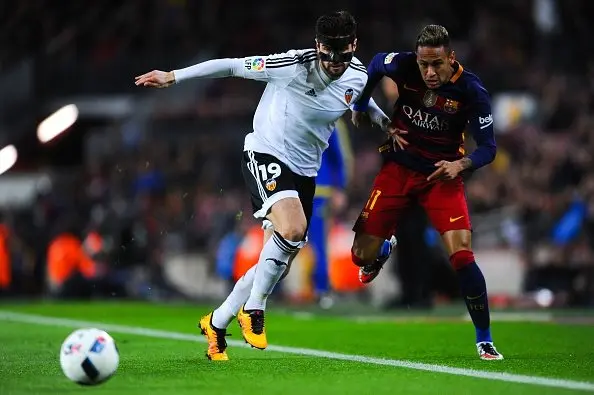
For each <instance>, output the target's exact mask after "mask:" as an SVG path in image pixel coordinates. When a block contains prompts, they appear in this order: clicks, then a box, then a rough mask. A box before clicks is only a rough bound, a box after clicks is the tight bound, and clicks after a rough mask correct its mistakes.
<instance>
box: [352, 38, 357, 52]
mask: <svg viewBox="0 0 594 395" xmlns="http://www.w3.org/2000/svg"><path fill="white" fill-rule="evenodd" d="M356 50H357V39H356V38H355V40H354V41H353V52H355V51H356Z"/></svg>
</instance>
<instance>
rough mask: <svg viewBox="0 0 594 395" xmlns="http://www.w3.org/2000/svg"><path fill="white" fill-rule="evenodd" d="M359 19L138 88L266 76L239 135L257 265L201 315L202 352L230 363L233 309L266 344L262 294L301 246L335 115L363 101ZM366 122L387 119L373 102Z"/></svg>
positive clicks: (330, 23) (246, 332) (337, 17)
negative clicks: (307, 40)
mask: <svg viewBox="0 0 594 395" xmlns="http://www.w3.org/2000/svg"><path fill="white" fill-rule="evenodd" d="M356 27H357V24H356V22H355V19H354V18H353V17H352V16H351V15H350V14H349V13H348V12H346V11H339V12H334V13H331V14H328V15H324V16H321V17H320V18H319V19H318V20H317V22H316V39H315V48H312V49H302V50H289V51H287V52H284V53H280V54H274V55H259V56H249V57H245V58H231V59H215V60H209V61H206V62H203V63H199V64H197V65H194V66H190V67H188V68H185V69H181V70H173V71H169V72H164V71H159V70H154V71H151V72H149V73H146V74H144V75H141V76H138V77H136V85H139V86H147V87H157V88H163V87H168V86H171V85H173V84H175V83H179V82H182V81H184V80H187V79H189V78H221V77H239V78H246V79H252V80H257V81H262V82H266V83H267V84H266V88H265V89H264V93H263V94H262V98H261V99H260V103H259V104H258V107H257V109H256V112H255V115H254V120H253V131H252V132H251V133H248V134H247V136H246V138H245V143H244V151H243V161H242V173H243V177H244V181H245V183H246V186H247V188H248V189H249V191H250V194H251V201H252V207H253V211H254V216H255V217H256V218H261V219H262V220H263V227H264V229H265V230H266V232H265V242H264V247H263V249H262V252H261V255H260V259H259V261H258V263H257V264H256V265H255V266H254V267H253V268H251V269H250V270H249V271H248V272H247V273H246V274H245V275H244V276H243V277H242V278H241V279H239V281H238V282H237V283H236V285H235V287H234V288H233V290H232V292H231V294H230V295H229V296H228V297H227V299H226V300H225V301H224V302H223V304H222V305H221V306H219V308H217V309H216V310H214V311H213V312H212V313H210V314H208V315H206V316H204V317H202V319H201V320H200V323H199V326H200V328H201V330H202V332H203V333H204V334H205V336H206V338H207V340H208V344H209V347H208V351H207V356H208V358H209V359H211V360H227V359H228V355H227V352H226V348H227V343H226V342H225V335H226V328H227V326H228V325H229V323H230V322H231V321H232V320H233V318H234V317H235V316H237V320H238V322H239V324H240V326H241V330H242V335H243V337H244V339H245V341H246V342H247V343H249V344H250V345H252V346H253V347H255V348H259V349H264V348H266V346H267V344H268V341H267V338H266V331H265V328H264V311H265V309H266V300H267V297H268V295H269V294H270V293H271V292H272V290H273V289H274V286H275V285H276V283H277V282H278V281H279V280H280V279H281V278H282V277H283V275H284V274H286V273H287V270H288V268H289V265H290V261H291V259H292V258H293V257H294V256H295V255H296V253H297V252H298V250H299V249H300V248H301V247H302V246H303V245H304V242H305V240H306V234H307V229H308V226H309V222H310V218H311V215H312V206H313V200H314V193H315V190H316V184H315V177H316V175H317V172H318V169H319V168H320V162H321V159H322V152H323V151H324V150H325V149H326V148H327V147H328V139H329V138H330V135H331V133H332V131H333V130H334V125H335V122H336V121H337V120H338V119H339V118H340V117H341V116H342V115H343V114H344V113H345V112H346V111H348V110H349V109H350V108H351V106H352V104H353V103H354V102H355V101H356V100H357V99H358V98H359V96H360V95H361V93H362V91H363V88H364V86H365V84H366V82H367V71H366V69H365V67H364V66H363V64H362V63H361V62H360V61H359V60H358V59H357V58H356V57H355V56H354V53H355V50H356V49H357V37H356ZM369 113H370V119H371V120H372V122H374V123H375V124H377V125H380V126H381V127H382V129H383V130H388V129H387V128H388V127H389V118H388V117H387V116H386V115H385V114H384V113H383V112H382V111H381V110H380V109H379V108H378V107H377V105H375V104H374V103H373V102H372V101H371V102H370V107H369Z"/></svg>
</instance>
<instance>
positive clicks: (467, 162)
mask: <svg viewBox="0 0 594 395" xmlns="http://www.w3.org/2000/svg"><path fill="white" fill-rule="evenodd" d="M460 164H461V165H462V168H464V170H466V169H470V168H471V167H472V160H470V158H469V157H464V158H462V159H460Z"/></svg>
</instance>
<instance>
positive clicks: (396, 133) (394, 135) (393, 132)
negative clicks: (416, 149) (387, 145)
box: [386, 125, 408, 151]
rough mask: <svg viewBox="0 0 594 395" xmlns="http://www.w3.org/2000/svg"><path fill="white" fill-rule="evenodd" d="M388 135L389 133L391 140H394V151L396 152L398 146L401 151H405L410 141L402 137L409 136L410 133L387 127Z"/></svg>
mask: <svg viewBox="0 0 594 395" xmlns="http://www.w3.org/2000/svg"><path fill="white" fill-rule="evenodd" d="M386 133H388V136H390V138H391V139H392V143H393V144H394V150H395V151H396V150H397V149H398V148H396V147H397V146H398V147H399V148H400V149H401V150H404V148H405V147H406V146H407V145H408V141H406V140H405V139H404V138H403V137H402V135H404V134H407V133H408V131H407V130H404V129H398V128H396V127H394V126H391V125H389V126H387V127H386Z"/></svg>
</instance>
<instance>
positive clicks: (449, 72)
mask: <svg viewBox="0 0 594 395" xmlns="http://www.w3.org/2000/svg"><path fill="white" fill-rule="evenodd" d="M368 73H369V79H368V81H367V86H366V87H365V90H364V92H363V95H361V97H360V98H359V99H358V100H357V103H356V104H355V110H356V111H353V121H354V122H355V123H358V120H359V118H360V116H361V111H365V110H366V109H367V105H368V102H369V98H370V97H371V92H372V91H373V89H374V87H375V85H376V84H377V83H378V82H379V81H380V80H381V79H382V78H383V77H384V76H386V77H388V78H391V79H392V80H394V82H396V84H397V85H398V92H399V98H398V100H397V102H396V104H395V107H394V112H393V117H392V122H393V125H394V126H395V127H396V129H397V130H396V131H395V133H394V134H393V139H394V141H393V142H389V143H387V144H385V145H384V146H382V147H380V152H382V155H383V156H384V163H383V166H382V168H381V170H380V171H379V174H378V175H377V177H376V179H375V182H374V185H373V189H372V192H371V195H370V197H369V200H368V202H367V204H366V205H365V207H364V208H363V210H362V212H361V215H360V216H359V219H358V220H357V222H356V224H355V226H354V229H353V230H354V231H355V232H356V234H355V240H354V242H353V262H354V263H355V264H356V265H358V266H359V267H360V271H359V273H360V278H361V281H362V282H364V283H368V282H370V281H372V280H373V279H374V278H375V277H376V276H377V275H378V274H379V271H380V269H381V267H382V264H378V263H377V260H376V254H377V251H378V250H379V249H380V248H381V246H382V244H383V241H384V239H385V238H386V237H388V236H390V235H391V234H393V232H394V229H395V227H396V226H398V219H399V216H400V215H401V214H402V213H403V212H404V210H407V208H408V207H409V205H410V204H411V203H412V202H417V203H419V204H420V205H421V206H422V207H423V208H424V209H425V211H426V212H427V215H428V217H429V219H430V220H431V222H432V224H433V226H434V227H435V229H437V230H438V231H439V233H440V234H441V237H442V240H443V244H444V246H445V248H446V250H447V252H448V255H449V257H450V262H451V264H452V267H453V268H454V269H455V270H456V272H457V274H458V278H459V280H460V289H461V293H462V296H463V297H464V300H465V302H466V305H467V308H468V312H469V314H470V317H471V318H472V322H473V324H474V326H475V332H476V348H477V351H478V354H479V356H480V358H481V359H483V360H499V359H503V356H502V355H501V354H500V353H499V352H497V350H496V349H495V347H494V346H493V339H492V338H491V329H490V316H489V304H488V299H487V286H486V283H485V278H484V276H483V273H482V272H481V269H480V268H479V266H478V265H477V264H476V261H475V257H474V254H473V252H472V248H471V229H472V228H471V223H470V218H469V214H468V206H467V203H466V195H465V192H464V182H463V181H462V177H461V173H462V172H464V171H474V170H477V169H479V168H481V167H483V166H485V165H487V164H489V163H491V162H492V161H493V159H494V158H495V154H496V150H497V149H496V144H495V138H494V135H493V116H492V115H491V100H490V97H489V94H488V92H487V90H486V89H485V88H484V86H483V84H482V82H481V81H480V79H479V78H478V77H477V76H476V75H475V74H473V73H471V72H469V71H468V70H465V69H464V67H462V65H461V64H460V63H459V62H458V61H456V58H455V53H454V51H453V50H452V48H451V47H450V38H449V34H448V31H447V30H446V29H445V28H444V27H443V26H438V25H428V26H426V27H425V28H423V30H422V31H421V32H420V34H419V36H418V37H417V42H416V45H415V52H401V53H396V52H391V53H379V54H377V55H376V56H375V57H374V58H373V60H372V61H371V63H370V65H369V67H368ZM465 129H468V130H469V132H470V133H471V134H472V136H473V138H474V140H475V142H476V144H477V148H476V149H475V150H474V151H473V152H472V153H470V154H468V155H466V153H465V151H464V148H463V132H464V130H465ZM374 261H375V262H374ZM410 264H414V262H411V263H410Z"/></svg>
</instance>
